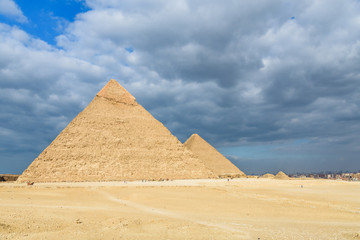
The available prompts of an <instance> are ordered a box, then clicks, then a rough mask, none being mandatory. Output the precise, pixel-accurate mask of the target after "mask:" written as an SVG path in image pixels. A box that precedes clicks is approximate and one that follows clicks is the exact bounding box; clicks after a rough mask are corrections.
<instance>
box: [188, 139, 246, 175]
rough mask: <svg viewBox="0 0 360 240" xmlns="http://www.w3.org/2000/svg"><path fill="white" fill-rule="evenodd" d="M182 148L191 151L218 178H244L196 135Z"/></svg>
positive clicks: (233, 166) (241, 173)
mask: <svg viewBox="0 0 360 240" xmlns="http://www.w3.org/2000/svg"><path fill="white" fill-rule="evenodd" d="M184 146H185V147H186V148H187V149H189V150H190V151H192V152H193V153H194V154H195V155H196V156H197V157H198V158H199V159H200V160H202V161H203V162H204V163H205V165H206V166H207V167H208V168H209V169H210V170H212V171H213V172H214V174H216V175H217V176H219V177H245V176H246V175H245V173H243V172H242V171H240V170H239V169H238V168H237V167H236V166H235V165H234V164H232V163H231V162H230V161H229V160H228V159H227V158H225V157H224V156H223V155H222V154H221V153H219V152H218V151H217V150H216V149H215V148H214V147H212V146H211V145H210V144H209V143H207V142H206V141H205V140H204V139H203V138H201V137H200V136H199V135H197V134H193V135H192V136H191V137H190V138H189V139H188V140H187V141H186V142H185V143H184Z"/></svg>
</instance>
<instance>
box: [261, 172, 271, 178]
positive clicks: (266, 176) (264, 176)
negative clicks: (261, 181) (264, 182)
mask: <svg viewBox="0 0 360 240" xmlns="http://www.w3.org/2000/svg"><path fill="white" fill-rule="evenodd" d="M260 178H275V176H274V174H271V173H266V174H264V175H262V176H260Z"/></svg>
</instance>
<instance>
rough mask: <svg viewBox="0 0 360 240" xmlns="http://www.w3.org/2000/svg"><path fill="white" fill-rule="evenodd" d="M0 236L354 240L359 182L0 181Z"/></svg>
mask: <svg viewBox="0 0 360 240" xmlns="http://www.w3.org/2000/svg"><path fill="white" fill-rule="evenodd" d="M0 213H1V214H0V239H1V240H2V239H126V240H128V239H130V240H131V239H204V240H205V239H206V240H208V239H255V240H257V239H261V240H262V239H267V240H268V239H277V240H279V239H326V240H328V239H351V240H354V239H360V182H344V181H334V180H278V179H244V178H242V179H230V180H229V181H228V180H227V179H206V180H200V179H197V180H174V181H163V182H142V181H137V182H93V183H88V182H78V183H35V184H34V185H33V186H27V185H26V184H19V183H0Z"/></svg>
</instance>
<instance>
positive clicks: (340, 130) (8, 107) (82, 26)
mask: <svg viewBox="0 0 360 240" xmlns="http://www.w3.org/2000/svg"><path fill="white" fill-rule="evenodd" d="M87 4H88V6H89V7H90V8H91V10H89V11H88V12H85V13H81V14H78V15H77V17H76V19H75V21H74V22H73V23H70V24H69V26H68V28H67V29H66V31H65V32H64V33H63V34H62V35H60V36H58V37H57V38H56V40H57V46H49V45H47V44H46V43H44V42H42V41H41V40H39V39H35V38H33V37H31V36H29V35H27V34H26V33H25V32H23V31H21V30H20V29H18V28H16V27H10V26H7V25H4V24H3V25H0V29H1V32H0V34H1V35H0V37H1V42H0V53H1V54H0V77H1V83H0V84H1V91H2V94H1V97H0V102H1V106H2V109H1V112H2V113H1V116H0V118H1V120H2V125H1V126H0V135H1V136H5V137H2V138H1V141H2V143H3V144H5V145H3V146H6V148H5V147H3V148H1V151H2V154H8V152H9V151H11V150H9V149H12V146H15V145H19V146H22V144H24V143H26V142H28V141H31V139H32V144H35V145H36V146H38V147H36V149H37V151H38V152H39V151H40V150H41V148H42V147H44V146H46V145H47V144H48V143H49V141H50V139H52V138H53V137H54V136H56V135H57V133H58V132H59V131H60V130H61V129H62V128H63V127H64V126H66V124H67V123H68V122H69V121H70V120H71V119H72V118H73V117H74V116H75V115H76V113H78V112H79V111H80V110H81V109H82V108H83V107H85V106H86V104H87V103H88V102H89V101H90V100H91V99H92V97H93V96H94V95H95V94H96V92H97V91H98V90H99V89H100V88H101V86H102V85H103V84H105V83H106V81H107V80H108V79H109V78H110V77H113V78H116V79H118V80H119V82H120V83H121V84H122V85H124V87H126V88H127V89H128V90H129V91H130V92H131V93H132V94H133V95H135V97H136V98H137V100H138V102H139V103H140V104H142V105H143V106H144V107H145V108H146V109H148V110H149V111H150V112H151V113H152V114H153V115H154V116H155V117H156V118H157V119H159V120H160V121H162V122H163V123H164V124H165V125H166V126H167V127H168V128H169V129H170V130H171V131H172V132H173V133H174V134H175V135H176V136H178V137H179V139H180V140H182V141H184V140H186V139H187V138H188V137H189V136H190V135H191V134H192V133H193V132H197V133H199V134H200V135H202V136H203V137H204V138H205V139H206V140H208V141H209V142H210V143H211V144H213V145H214V146H216V147H222V148H223V149H225V150H224V151H226V148H227V147H235V148H238V149H240V150H239V151H238V152H236V156H235V157H237V158H238V159H240V160H234V161H235V162H237V163H238V164H239V166H240V167H241V168H244V169H247V170H248V171H255V170H254V169H255V168H256V166H258V165H262V166H263V168H261V169H260V168H258V169H259V170H258V172H262V171H263V170H264V171H266V169H268V170H269V171H275V170H277V169H283V170H288V171H295V170H296V169H298V170H299V171H301V170H306V171H308V170H311V169H318V170H328V169H330V170H333V169H343V170H346V169H352V168H354V167H356V166H359V163H358V160H357V155H359V153H360V149H359V147H357V143H358V142H359V140H360V137H358V136H357V135H356V134H355V133H357V132H359V131H360V125H359V120H360V108H359V101H360V89H359V88H360V83H359V79H360V70H359V68H358V66H359V63H360V43H359V41H358V39H360V38H359V37H360V33H359V31H358V29H359V27H360V15H359V12H360V11H359V10H360V6H359V3H358V1H352V0H349V1H345V2H339V1H335V0H331V1H327V2H324V1H301V2H294V1H285V0H283V1H282V0H278V1H271V2H269V1H256V2H249V1H227V2H226V4H224V3H221V2H219V1H185V0H178V1H146V2H144V1H110V0H109V1H100V0H88V1H87ZM129 49H131V51H129ZM22 119H28V120H27V122H26V124H25V123H24V121H21V120H22ZM20 125H22V126H21V127H19V126H20ZM6 139H10V140H6ZM298 140H300V141H304V143H302V144H297V141H298ZM289 143H293V144H289ZM25 145H26V146H23V147H22V148H21V149H23V151H31V146H30V145H29V144H25ZM254 145H258V146H263V147H266V148H267V146H277V147H276V148H274V149H273V148H271V151H270V150H269V151H270V152H269V154H270V156H269V157H266V156H265V155H264V156H262V155H258V156H257V157H256V156H252V157H248V156H246V151H249V149H244V150H243V152H241V147H243V146H250V147H252V146H254ZM224 154H228V155H231V154H229V153H227V152H224ZM21 156H23V155H21ZM285 156H286V157H285ZM20 158H21V157H19V158H18V159H20ZM31 160H32V159H27V160H26V161H28V162H31ZM270 166H272V167H270ZM25 167H26V165H25V166H24V168H25ZM358 168H360V166H359V167H358ZM255 172H256V171H255Z"/></svg>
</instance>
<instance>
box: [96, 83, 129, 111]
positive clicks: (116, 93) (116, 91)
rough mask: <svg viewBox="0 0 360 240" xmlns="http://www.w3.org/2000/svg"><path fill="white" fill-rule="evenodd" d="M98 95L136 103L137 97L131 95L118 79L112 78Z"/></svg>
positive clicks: (126, 102) (121, 101)
mask: <svg viewBox="0 0 360 240" xmlns="http://www.w3.org/2000/svg"><path fill="white" fill-rule="evenodd" d="M96 96H99V97H104V98H107V99H110V100H113V101H115V102H120V103H125V104H129V105H134V104H135V103H136V101H135V97H134V96H133V95H131V94H130V93H129V92H128V91H127V90H126V89H125V88H124V87H123V86H121V85H120V83H118V82H117V81H116V80H114V79H111V80H110V81H109V82H108V83H107V84H106V85H105V86H104V87H103V88H102V89H101V90H100V92H98V94H96Z"/></svg>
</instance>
